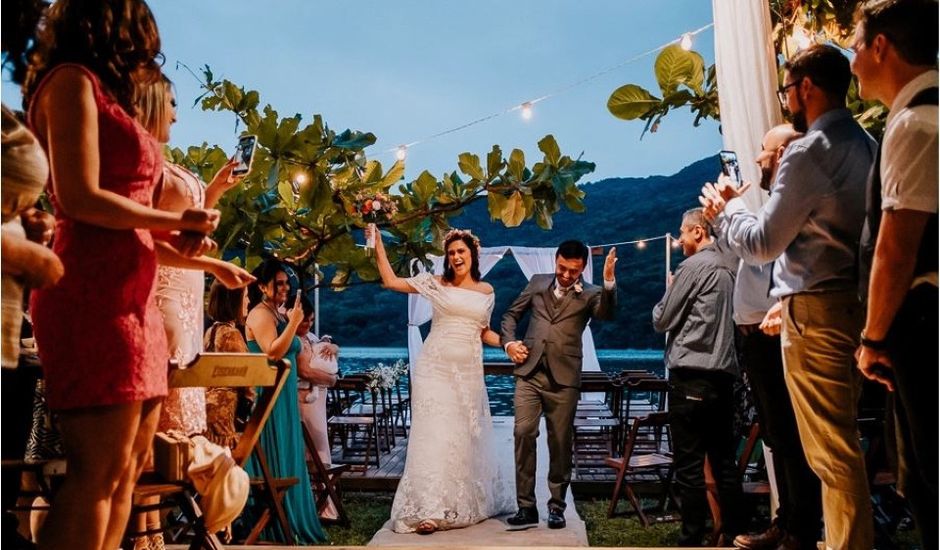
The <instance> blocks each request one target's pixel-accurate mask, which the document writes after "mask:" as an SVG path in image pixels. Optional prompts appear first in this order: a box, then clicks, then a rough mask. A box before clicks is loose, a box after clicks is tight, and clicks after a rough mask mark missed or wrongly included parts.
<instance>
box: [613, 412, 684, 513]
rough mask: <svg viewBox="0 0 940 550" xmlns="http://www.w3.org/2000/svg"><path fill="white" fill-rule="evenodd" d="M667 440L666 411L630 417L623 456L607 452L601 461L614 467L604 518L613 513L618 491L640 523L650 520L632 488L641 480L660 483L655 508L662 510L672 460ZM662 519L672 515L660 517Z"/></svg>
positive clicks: (668, 494) (669, 486)
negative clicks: (631, 423) (613, 476)
mask: <svg viewBox="0 0 940 550" xmlns="http://www.w3.org/2000/svg"><path fill="white" fill-rule="evenodd" d="M670 440H671V438H670V437H669V413H667V412H654V413H650V414H648V415H646V416H643V417H640V418H637V419H635V420H634V421H633V425H632V426H631V427H630V435H629V436H628V437H627V443H626V446H625V447H624V452H623V456H622V457H613V456H611V457H608V458H607V459H606V460H605V461H604V462H605V463H606V464H607V465H608V466H610V467H611V468H615V469H616V470H617V480H616V482H615V483H614V492H613V493H612V494H611V496H610V505H609V506H608V508H607V517H608V518H612V517H614V514H615V513H616V511H617V502H618V501H619V500H620V497H621V496H622V495H626V496H627V499H628V500H629V501H630V504H631V505H632V506H633V509H634V510H635V511H636V514H637V516H638V517H639V518H640V522H641V523H642V524H643V526H644V527H649V526H650V524H651V523H653V520H651V519H650V518H649V516H648V515H647V513H646V511H645V510H644V509H643V505H642V504H641V503H640V499H639V498H638V497H637V495H636V492H635V490H634V485H635V484H636V483H639V482H643V481H655V482H658V483H659V484H661V485H662V491H661V497H660V502H659V505H658V506H657V508H658V510H659V512H660V513H664V512H665V509H666V503H667V501H668V500H669V499H670V498H671V497H672V475H673V468H672V465H673V460H672V450H671V448H670V444H671V442H670ZM655 519H656V521H660V520H661V518H655ZM665 519H672V518H662V520H665Z"/></svg>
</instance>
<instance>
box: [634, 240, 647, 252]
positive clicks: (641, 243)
mask: <svg viewBox="0 0 940 550" xmlns="http://www.w3.org/2000/svg"><path fill="white" fill-rule="evenodd" d="M636 248H637V250H645V249H646V241H637V243H636Z"/></svg>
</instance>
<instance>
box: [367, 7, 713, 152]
mask: <svg viewBox="0 0 940 550" xmlns="http://www.w3.org/2000/svg"><path fill="white" fill-rule="evenodd" d="M714 26H715V24H714V23H709V24H707V25H704V26H702V27H700V28H698V29H695V30H694V31H689V32H686V33H683V34H682V36H681V38H675V39H673V40H670V41H669V42H667V43H665V44H663V45H661V46H657V47H655V48H652V49H649V50H647V51H645V52H642V53H639V54H637V55H634V56H633V57H630V58H628V59H626V60H624V61H621V62H620V63H617V64H616V65H613V66H611V67H607V68H606V69H602V70H600V71H598V72H596V73H594V74H591V75H589V76H586V77H584V78H582V79H581V80H578V81H575V82H572V83H570V84H567V85H565V86H562V87H560V88H558V89H556V90H555V91H553V92H550V93H547V94H545V95H543V96H541V97H537V98H535V99H531V100H529V101H526V102H523V103H521V104H516V105H513V106H512V107H509V108H507V109H503V110H502V111H499V112H497V113H492V114H489V115H486V116H482V117H480V118H477V119H475V120H471V121H470V122H467V123H465V124H461V125H460V126H456V127H454V128H450V129H448V130H443V131H441V132H437V133H436V134H432V135H430V136H427V137H425V138H423V139H418V140H415V141H412V142H410V143H408V144H407V145H399V146H398V147H392V148H391V149H386V150H385V151H383V152H384V153H394V154H395V157H396V158H397V159H398V160H404V157H405V155H406V153H405V149H407V148H410V147H412V146H414V145H418V144H420V143H424V142H426V141H430V140H433V139H437V138H439V137H443V136H446V135H448V134H452V133H454V132H459V131H460V130H463V129H465V128H469V127H470V126H475V125H477V124H481V123H483V122H486V121H488V120H492V119H494V118H496V117H499V116H502V115H505V114H506V113H510V112H512V111H520V114H521V116H522V118H523V119H524V120H529V119H531V118H532V107H533V106H534V105H535V104H536V103H538V102H540V101H544V100H546V99H550V98H553V97H555V96H557V95H561V94H563V93H565V92H567V91H568V90H571V89H572V88H576V87H579V86H583V85H584V84H587V83H588V82H591V81H594V80H597V79H598V78H600V77H602V76H605V75H607V74H610V73H612V72H614V71H616V70H618V69H620V68H622V67H625V66H626V65H629V64H630V63H633V62H634V61H638V60H640V59H643V58H644V57H647V56H650V55H653V54H655V53H658V52H659V51H661V50H663V49H665V48H667V47H668V46H671V45H673V44H676V43H679V45H680V46H681V47H682V48H683V49H686V50H688V49H691V47H692V37H694V36H696V35H698V34H700V33H701V32H703V31H705V30H707V29H710V28H712V27H714Z"/></svg>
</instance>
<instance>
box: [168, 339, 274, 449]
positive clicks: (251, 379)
mask: <svg viewBox="0 0 940 550" xmlns="http://www.w3.org/2000/svg"><path fill="white" fill-rule="evenodd" d="M172 366H173V365H172V364H171V370H170V374H169V379H168V383H169V386H170V387H171V388H209V387H224V388H244V387H262V388H266V390H265V391H263V392H261V397H260V399H259V400H258V402H257V403H256V404H255V407H254V409H253V410H252V412H251V416H250V417H249V419H248V422H247V424H245V430H244V432H243V433H242V435H241V437H240V438H239V439H238V444H237V445H236V447H235V449H233V450H232V458H233V459H234V460H235V463H236V464H238V465H239V466H242V467H244V466H245V463H246V462H248V459H249V457H251V453H252V451H254V449H255V446H256V445H257V444H258V438H259V437H260V436H261V430H262V429H264V425H265V424H266V423H267V421H268V418H269V417H270V416H271V411H273V410H274V405H275V403H276V402H277V398H278V396H279V395H280V393H281V390H282V389H283V388H284V383H285V382H286V381H287V375H288V374H289V373H290V369H291V364H290V361H288V360H287V359H281V360H280V361H278V362H277V363H276V364H274V365H271V364H270V363H268V358H267V356H266V355H265V354H263V353H200V354H198V355H196V357H195V358H194V359H193V360H192V362H190V363H189V365H187V366H186V367H185V368H178V369H173V368H172Z"/></svg>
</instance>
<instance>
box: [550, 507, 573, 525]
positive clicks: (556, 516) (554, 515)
mask: <svg viewBox="0 0 940 550" xmlns="http://www.w3.org/2000/svg"><path fill="white" fill-rule="evenodd" d="M567 524H568V523H567V522H566V521H565V511H564V510H562V509H560V508H549V509H548V528H549V529H564V527H565V525H567Z"/></svg>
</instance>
